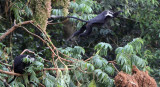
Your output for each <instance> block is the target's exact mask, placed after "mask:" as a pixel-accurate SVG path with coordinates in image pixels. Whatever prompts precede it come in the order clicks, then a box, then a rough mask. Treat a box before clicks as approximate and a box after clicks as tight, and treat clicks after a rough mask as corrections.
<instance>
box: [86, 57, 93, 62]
mask: <svg viewBox="0 0 160 87" xmlns="http://www.w3.org/2000/svg"><path fill="white" fill-rule="evenodd" d="M92 58H93V56H91V57H90V58H88V59H86V60H85V62H87V61H89V60H91V59H92Z"/></svg>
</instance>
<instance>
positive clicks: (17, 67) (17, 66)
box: [8, 55, 35, 84]
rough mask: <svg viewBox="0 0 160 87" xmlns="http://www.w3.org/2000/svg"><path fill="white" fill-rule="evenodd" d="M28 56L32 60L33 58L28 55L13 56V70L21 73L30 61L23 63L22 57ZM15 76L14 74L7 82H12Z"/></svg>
mask: <svg viewBox="0 0 160 87" xmlns="http://www.w3.org/2000/svg"><path fill="white" fill-rule="evenodd" d="M26 57H28V58H30V59H31V60H32V61H34V60H35V59H34V58H32V57H30V56H29V55H19V56H17V57H15V59H14V72H15V73H19V74H23V73H24V72H25V71H24V69H25V67H27V66H29V65H30V64H31V63H24V62H23V58H26ZM15 78H16V76H14V78H13V79H12V80H11V81H9V82H8V84H10V83H11V82H13V81H14V80H15Z"/></svg>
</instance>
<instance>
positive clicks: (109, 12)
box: [105, 10, 123, 18]
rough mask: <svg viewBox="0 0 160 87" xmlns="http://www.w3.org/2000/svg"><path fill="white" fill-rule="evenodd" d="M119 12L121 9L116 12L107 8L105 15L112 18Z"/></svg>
mask: <svg viewBox="0 0 160 87" xmlns="http://www.w3.org/2000/svg"><path fill="white" fill-rule="evenodd" d="M121 12H123V11H122V10H121V11H117V12H112V11H109V10H108V11H106V14H105V16H106V17H111V18H113V17H117V16H118V15H119V14H120V13H121Z"/></svg>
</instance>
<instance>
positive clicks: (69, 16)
mask: <svg viewBox="0 0 160 87" xmlns="http://www.w3.org/2000/svg"><path fill="white" fill-rule="evenodd" d="M67 18H74V19H77V20H80V21H82V22H88V21H86V20H83V19H80V18H77V17H73V16H67Z"/></svg>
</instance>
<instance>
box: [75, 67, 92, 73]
mask: <svg viewBox="0 0 160 87" xmlns="http://www.w3.org/2000/svg"><path fill="white" fill-rule="evenodd" d="M78 69H79V70H80V71H81V72H83V73H88V74H91V73H92V72H87V71H83V70H82V69H81V68H79V67H78Z"/></svg>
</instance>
